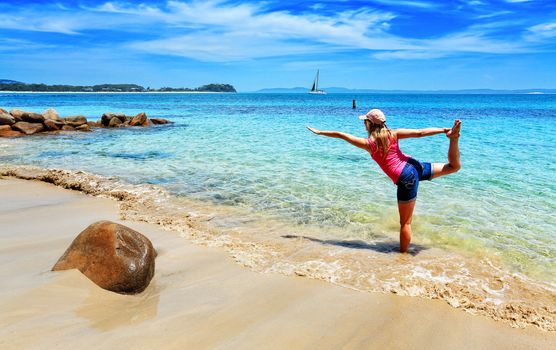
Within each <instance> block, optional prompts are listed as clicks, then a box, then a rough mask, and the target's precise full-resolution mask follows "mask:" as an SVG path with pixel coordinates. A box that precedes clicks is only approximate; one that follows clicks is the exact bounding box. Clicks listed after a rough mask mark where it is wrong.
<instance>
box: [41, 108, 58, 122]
mask: <svg viewBox="0 0 556 350" xmlns="http://www.w3.org/2000/svg"><path fill="white" fill-rule="evenodd" d="M42 116H43V117H44V119H46V120H48V119H51V120H62V118H60V116H59V115H58V112H56V110H55V109H54V108H49V109H47V110H46V111H44V112H43V113H42Z"/></svg>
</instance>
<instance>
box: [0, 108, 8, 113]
mask: <svg viewBox="0 0 556 350" xmlns="http://www.w3.org/2000/svg"><path fill="white" fill-rule="evenodd" d="M0 113H8V111H7V110H5V109H4V108H0ZM8 114H9V113H8Z"/></svg>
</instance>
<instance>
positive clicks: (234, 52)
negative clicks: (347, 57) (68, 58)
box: [0, 0, 555, 62]
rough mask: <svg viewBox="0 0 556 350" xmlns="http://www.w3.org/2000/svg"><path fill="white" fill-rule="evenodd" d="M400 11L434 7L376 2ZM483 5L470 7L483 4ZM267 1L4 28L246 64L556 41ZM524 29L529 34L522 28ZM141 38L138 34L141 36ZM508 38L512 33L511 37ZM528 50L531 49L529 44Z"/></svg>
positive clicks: (140, 8) (502, 24)
mask: <svg viewBox="0 0 556 350" xmlns="http://www.w3.org/2000/svg"><path fill="white" fill-rule="evenodd" d="M374 2H382V3H388V4H390V5H396V6H413V7H420V8H432V7H434V6H440V5H437V3H431V2H427V1H405V0H392V1H387V0H377V1H374ZM479 2H480V1H477V0H471V1H467V3H468V4H473V5H479ZM265 6H266V3H258V4H253V3H250V4H247V3H243V4H241V3H239V4H237V3H236V4H232V3H228V2H224V1H222V0H206V1H200V0H192V1H188V2H183V1H176V0H172V1H168V2H167V3H166V4H165V5H161V6H155V5H146V4H138V5H134V4H130V3H120V2H106V3H104V4H101V5H99V6H96V7H80V8H77V9H75V8H74V9H73V10H67V9H62V10H60V8H59V7H57V6H52V7H46V8H44V9H43V10H42V11H41V13H40V14H39V13H38V12H33V10H32V9H28V10H27V9H26V10H23V9H22V10H21V11H20V12H17V13H12V14H0V28H10V29H17V30H32V31H49V32H56V33H63V34H68V35H76V34H83V33H85V32H86V31H88V30H99V29H105V30H114V31H121V32H135V33H141V34H143V33H144V34H145V36H147V37H148V39H147V38H146V39H142V40H141V39H134V40H132V41H128V42H126V41H125V40H126V39H125V38H126V37H128V36H127V35H122V40H121V41H120V42H119V43H118V44H117V45H119V46H120V47H123V48H125V49H133V50H136V51H142V52H148V53H152V54H161V55H174V56H181V57H188V58H192V59H196V60H201V61H219V62H226V61H242V60H250V59H258V58H270V57H281V56H293V55H307V54H326V53H334V52H351V51H355V52H358V53H359V54H361V53H364V54H367V55H370V56H372V57H375V58H379V59H425V58H433V57H442V56H449V55H453V54H458V53H462V52H472V53H495V54H507V53H517V52H525V51H527V50H530V51H532V50H533V49H532V48H531V45H533V44H534V45H537V43H538V42H541V41H542V40H546V39H547V38H551V37H553V36H555V34H554V31H555V29H554V27H553V23H545V24H539V25H536V26H532V27H529V28H528V34H527V35H526V36H524V37H520V36H519V34H515V35H513V37H512V39H511V41H510V40H508V39H494V38H493V37H494V35H493V34H496V33H499V32H500V31H504V32H509V31H510V28H511V32H516V30H514V29H515V28H516V27H517V26H521V28H527V27H526V26H527V23H529V26H530V22H529V21H530V19H520V20H512V21H509V20H488V19H489V18H491V17H498V16H503V15H504V14H507V13H508V12H507V11H501V12H495V13H491V14H485V15H480V16H479V17H475V19H477V18H479V19H482V20H481V21H480V23H481V24H476V25H471V26H469V27H467V28H465V29H464V30H461V31H460V32H457V33H451V34H447V35H443V36H439V37H437V38H434V39H415V38H408V37H403V36H399V35H394V34H391V32H390V27H391V22H392V20H393V19H395V18H396V14H395V13H392V12H391V11H380V10H376V9H373V8H369V7H366V8H360V9H357V10H345V11H340V12H337V13H334V14H332V15H323V14H319V12H318V11H314V12H312V13H292V12H288V11H274V12H269V11H268V9H267V8H266V7H265ZM521 30H523V29H521ZM134 37H135V38H136V37H137V36H134ZM504 37H505V38H507V35H505V36H504ZM527 45H529V47H528V46H527Z"/></svg>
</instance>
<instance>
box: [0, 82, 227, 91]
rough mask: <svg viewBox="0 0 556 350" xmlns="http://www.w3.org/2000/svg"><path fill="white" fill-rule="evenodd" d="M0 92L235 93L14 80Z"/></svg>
mask: <svg viewBox="0 0 556 350" xmlns="http://www.w3.org/2000/svg"><path fill="white" fill-rule="evenodd" d="M0 91H20V92H236V89H235V88H234V87H233V86H232V85H230V84H207V85H203V86H199V87H198V88H194V89H191V88H171V87H162V88H160V89H151V88H150V87H147V88H145V87H143V86H141V85H136V84H100V85H90V86H85V85H84V86H81V85H46V84H27V83H22V82H20V81H15V80H7V79H0Z"/></svg>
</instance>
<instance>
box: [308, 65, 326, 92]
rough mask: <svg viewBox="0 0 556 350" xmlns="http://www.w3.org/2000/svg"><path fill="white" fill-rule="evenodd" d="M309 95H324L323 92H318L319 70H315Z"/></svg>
mask: <svg viewBox="0 0 556 350" xmlns="http://www.w3.org/2000/svg"><path fill="white" fill-rule="evenodd" d="M309 93H310V94H319V95H323V94H326V92H325V91H324V90H319V70H318V69H317V75H316V76H315V80H313V86H312V87H311V91H309Z"/></svg>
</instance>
